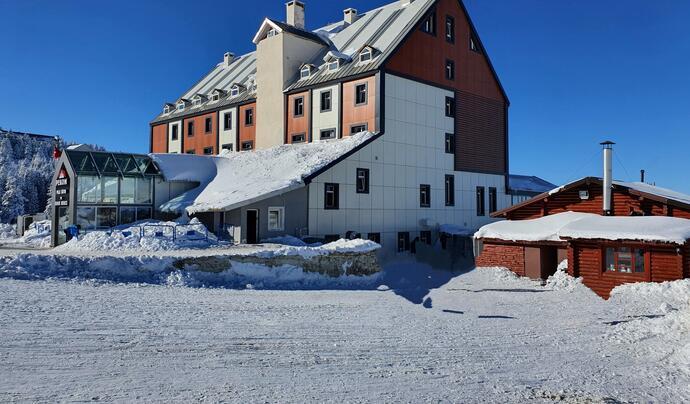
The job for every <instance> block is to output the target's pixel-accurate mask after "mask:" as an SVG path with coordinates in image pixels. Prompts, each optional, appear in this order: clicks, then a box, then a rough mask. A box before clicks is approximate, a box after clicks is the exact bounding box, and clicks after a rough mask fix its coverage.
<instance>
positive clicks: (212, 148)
mask: <svg viewBox="0 0 690 404" xmlns="http://www.w3.org/2000/svg"><path fill="white" fill-rule="evenodd" d="M190 122H193V124H194V125H193V126H194V131H193V133H189V129H190ZM207 123H208V124H207ZM182 126H183V128H184V143H183V147H184V149H183V150H182V152H183V153H189V154H207V155H210V154H218V113H217V112H211V113H208V114H203V115H197V116H194V117H190V118H186V119H184V121H183V122H182Z"/></svg>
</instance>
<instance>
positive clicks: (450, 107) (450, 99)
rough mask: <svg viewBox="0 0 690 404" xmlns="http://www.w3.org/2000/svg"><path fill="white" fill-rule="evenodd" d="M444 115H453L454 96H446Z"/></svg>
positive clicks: (450, 116) (451, 116) (452, 116)
mask: <svg viewBox="0 0 690 404" xmlns="http://www.w3.org/2000/svg"><path fill="white" fill-rule="evenodd" d="M446 116H447V117H449V118H454V117H455V98H453V97H446Z"/></svg>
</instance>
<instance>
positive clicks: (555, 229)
mask: <svg viewBox="0 0 690 404" xmlns="http://www.w3.org/2000/svg"><path fill="white" fill-rule="evenodd" d="M592 216H597V215H594V214H591V213H579V212H565V213H559V214H556V215H551V216H544V217H540V218H538V219H531V220H504V221H501V222H495V223H491V224H488V225H486V226H484V227H482V228H481V229H479V231H477V232H476V233H475V234H474V237H475V238H481V239H496V240H504V241H563V240H561V238H560V236H559V232H560V230H561V229H562V228H563V227H565V226H566V225H568V224H570V223H572V222H576V221H578V220H581V219H583V218H587V217H592Z"/></svg>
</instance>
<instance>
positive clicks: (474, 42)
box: [470, 35, 482, 53]
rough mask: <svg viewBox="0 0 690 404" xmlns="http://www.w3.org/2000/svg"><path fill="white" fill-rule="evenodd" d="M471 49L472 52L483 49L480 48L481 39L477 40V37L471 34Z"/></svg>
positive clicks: (479, 51) (478, 51)
mask: <svg viewBox="0 0 690 404" xmlns="http://www.w3.org/2000/svg"><path fill="white" fill-rule="evenodd" d="M470 50H471V51H472V52H477V53H481V52H482V51H481V49H480V48H479V41H478V40H477V37H475V36H474V35H471V36H470Z"/></svg>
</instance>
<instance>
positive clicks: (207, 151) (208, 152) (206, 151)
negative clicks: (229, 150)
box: [204, 147, 213, 156]
mask: <svg viewBox="0 0 690 404" xmlns="http://www.w3.org/2000/svg"><path fill="white" fill-rule="evenodd" d="M211 154H213V147H204V155H206V156H210V155H211Z"/></svg>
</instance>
